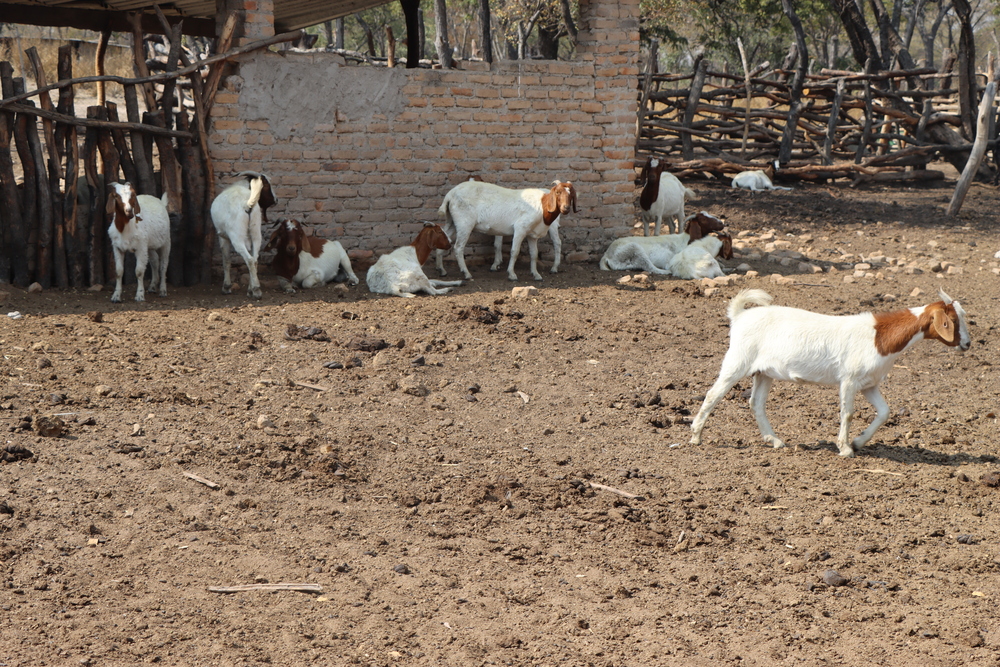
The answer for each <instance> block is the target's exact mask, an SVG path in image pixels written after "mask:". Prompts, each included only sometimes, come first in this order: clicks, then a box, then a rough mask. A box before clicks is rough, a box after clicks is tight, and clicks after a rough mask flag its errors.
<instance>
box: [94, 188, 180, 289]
mask: <svg viewBox="0 0 1000 667" xmlns="http://www.w3.org/2000/svg"><path fill="white" fill-rule="evenodd" d="M106 212H107V214H108V215H109V216H110V215H113V216H114V220H112V222H111V225H110V226H108V236H110V237H111V247H112V249H113V250H114V254H115V291H114V293H113V294H112V295H111V301H112V303H121V300H122V274H124V273H125V253H126V252H133V253H135V277H136V282H137V283H138V285H137V286H136V288H135V300H136V301H145V300H146V293H145V290H144V289H143V282H145V280H146V263H147V262H148V263H149V265H150V267H151V268H152V269H153V277H152V279H151V280H150V282H149V289H153V286H154V285H157V291H158V292H159V295H160V296H166V295H167V265H168V264H169V263H170V217H169V215H168V213H167V193H166V192H164V193H163V197H161V198H159V199H157V198H156V197H152V196H150V195H136V193H135V188H133V187H132V184H131V183H128V182H126V183H112V184H111V188H110V189H109V192H108V201H107V206H106Z"/></svg>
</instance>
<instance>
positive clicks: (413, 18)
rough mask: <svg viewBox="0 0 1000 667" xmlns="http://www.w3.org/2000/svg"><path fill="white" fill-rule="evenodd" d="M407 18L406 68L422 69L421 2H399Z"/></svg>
mask: <svg viewBox="0 0 1000 667" xmlns="http://www.w3.org/2000/svg"><path fill="white" fill-rule="evenodd" d="M399 4H400V6H402V8H403V16H404V17H405V18H406V67H407V69H413V68H414V67H420V57H421V56H422V55H423V54H421V53H420V47H421V43H420V17H419V15H418V10H419V9H420V0H399Z"/></svg>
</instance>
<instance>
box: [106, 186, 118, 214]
mask: <svg viewBox="0 0 1000 667" xmlns="http://www.w3.org/2000/svg"><path fill="white" fill-rule="evenodd" d="M107 197H108V201H107V203H105V205H104V212H105V213H107V214H108V215H111V214H112V213H114V212H115V205H116V204H117V199H118V194H117V193H116V192H115V189H114V187H110V188H108V194H107Z"/></svg>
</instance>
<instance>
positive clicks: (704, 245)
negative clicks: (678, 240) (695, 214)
mask: <svg viewBox="0 0 1000 667" xmlns="http://www.w3.org/2000/svg"><path fill="white" fill-rule="evenodd" d="M716 257H721V258H722V259H732V258H733V238H732V237H731V236H729V235H728V234H719V235H717V236H715V235H709V236H706V237H704V238H702V239H698V240H697V241H692V242H691V244H690V245H688V246H687V247H686V248H684V249H683V250H681V251H680V252H679V253H677V254H676V255H674V256H673V257H671V258H670V263H669V264H667V272H668V273H670V275H672V276H674V277H675V278H683V279H684V280H696V279H698V278H719V277H721V276H724V275H726V274H725V272H724V271H723V270H722V267H721V266H719V262H718V261H716V259H715V258H716Z"/></svg>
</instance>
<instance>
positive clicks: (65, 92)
mask: <svg viewBox="0 0 1000 667" xmlns="http://www.w3.org/2000/svg"><path fill="white" fill-rule="evenodd" d="M56 77H57V78H58V80H59V81H60V82H63V81H70V80H72V78H73V47H72V45H70V44H66V45H65V46H60V47H59V61H58V66H57V70H56ZM43 94H44V93H43ZM56 108H57V109H58V110H59V111H60V113H61V114H62V115H64V116H73V115H74V111H73V109H74V102H73V87H72V86H65V87H63V88H60V89H59V105H58V106H57V107H56ZM55 136H56V151H57V152H58V153H59V155H60V158H61V157H62V156H65V157H66V168H65V170H62V171H63V175H64V177H65V185H64V188H65V195H64V194H63V190H60V188H59V179H58V178H51V177H50V183H49V185H50V186H51V188H52V216H53V225H54V226H53V240H52V272H53V274H54V275H55V281H56V282H55V284H56V286H57V287H59V288H60V289H66V288H67V287H69V266H68V264H67V258H66V237H67V235H68V225H69V220H70V218H69V217H68V216H70V215H72V216H74V221H75V216H76V189H77V174H76V170H77V151H78V150H79V147H78V146H77V143H76V127H75V126H73V125H64V124H63V123H58V122H57V123H56V128H55ZM69 142H72V145H71V144H70V143H69ZM74 225H75V223H74ZM74 229H75V226H74Z"/></svg>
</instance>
